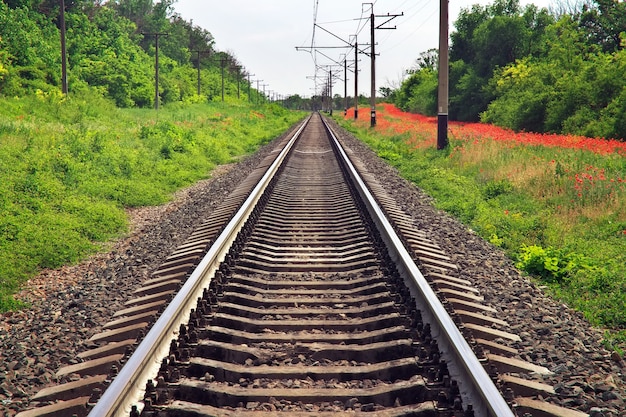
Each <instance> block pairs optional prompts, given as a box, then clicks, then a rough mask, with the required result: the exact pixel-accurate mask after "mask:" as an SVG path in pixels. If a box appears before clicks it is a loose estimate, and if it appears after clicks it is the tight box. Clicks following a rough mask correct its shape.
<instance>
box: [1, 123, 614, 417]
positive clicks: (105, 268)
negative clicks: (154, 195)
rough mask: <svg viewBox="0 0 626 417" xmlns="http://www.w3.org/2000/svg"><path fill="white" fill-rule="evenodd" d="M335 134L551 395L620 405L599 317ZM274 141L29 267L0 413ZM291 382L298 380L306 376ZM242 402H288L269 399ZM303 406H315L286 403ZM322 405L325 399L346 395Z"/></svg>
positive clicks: (571, 401) (576, 404) (112, 307)
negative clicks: (99, 246)
mask: <svg viewBox="0 0 626 417" xmlns="http://www.w3.org/2000/svg"><path fill="white" fill-rule="evenodd" d="M340 137H341V140H342V141H344V142H345V143H346V144H347V145H349V146H350V148H352V150H353V151H354V153H355V154H356V155H358V157H359V158H361V159H362V160H363V161H365V165H366V166H367V167H368V169H369V170H370V172H372V173H373V174H374V175H375V177H376V178H378V180H379V181H380V183H381V184H382V185H383V186H384V187H385V189H386V190H387V192H388V193H389V194H390V195H391V196H392V197H394V198H395V199H396V201H397V202H398V203H399V205H400V206H401V207H402V208H403V209H404V210H405V211H406V212H407V213H408V214H409V215H410V216H411V217H412V218H413V219H414V222H415V224H416V225H417V227H419V228H420V229H421V230H423V231H425V232H427V233H429V234H430V235H431V236H432V240H433V241H435V242H436V243H437V244H439V245H440V246H441V247H442V248H443V249H444V250H445V252H446V253H447V255H448V256H450V257H451V258H453V260H454V262H455V263H456V264H457V265H458V266H459V268H460V271H461V274H460V275H461V276H462V277H463V278H464V279H467V280H470V281H471V282H472V283H473V285H474V286H476V287H477V288H478V289H480V292H481V295H483V296H484V297H485V302H486V303H487V304H489V305H491V306H492V307H494V308H496V309H497V310H498V318H501V319H504V320H506V321H507V322H508V323H509V324H510V328H509V329H508V330H509V331H511V332H513V333H516V334H518V335H519V336H520V337H521V339H522V341H521V342H518V343H516V344H514V345H513V346H514V347H516V348H517V349H518V350H519V351H520V357H521V358H522V359H526V360H528V361H530V362H532V363H535V364H538V365H543V366H545V367H547V368H548V369H550V370H551V371H552V372H553V373H554V374H553V375H552V376H550V377H547V378H545V379H544V381H545V382H546V383H548V384H551V385H553V386H554V387H555V390H556V392H557V393H558V394H559V397H558V398H555V399H553V400H552V401H554V402H558V403H560V405H563V406H566V407H570V408H577V409H579V410H582V411H585V412H588V413H589V414H590V415H591V416H592V417H603V416H604V417H616V416H619V417H626V377H625V376H624V371H625V365H624V362H623V360H622V358H620V357H619V355H617V354H612V353H611V352H608V351H606V350H605V349H604V348H603V347H602V344H601V341H602V336H603V332H602V330H601V329H594V328H592V327H591V326H590V324H589V323H588V322H587V321H585V320H584V318H583V317H582V315H581V314H579V313H577V312H575V311H573V310H571V309H569V308H568V307H567V306H565V305H563V304H562V303H559V302H558V301H555V300H552V299H550V298H549V297H547V296H546V295H545V294H544V293H543V292H542V290H541V288H540V287H539V286H538V285H536V284H535V283H534V282H533V281H532V280H530V279H529V278H527V277H525V276H522V275H521V274H520V273H519V271H517V270H516V269H515V268H514V266H513V264H512V262H511V261H510V260H508V259H507V258H506V256H505V255H504V253H503V252H502V251H501V250H499V249H498V248H496V247H494V246H492V245H491V244H489V243H487V242H485V241H484V240H482V239H481V238H479V237H478V236H477V235H475V234H474V233H473V232H472V231H471V230H468V229H467V227H465V226H463V225H462V224H461V223H459V222H458V221H457V220H455V219H453V218H452V217H450V216H449V215H447V214H445V213H442V212H440V211H438V210H437V209H435V208H434V207H433V205H432V199H431V198H430V197H428V196H426V195H425V194H424V193H422V192H421V191H420V190H419V189H417V188H416V187H415V186H414V185H412V184H410V183H409V182H407V181H405V180H403V179H401V178H400V177H399V176H398V175H397V172H396V170H395V169H394V168H392V167H390V166H388V165H387V164H386V163H385V162H384V161H382V160H381V159H379V158H378V157H376V156H375V155H374V154H373V153H372V152H371V151H370V150H369V149H368V148H367V146H366V145H364V144H363V143H362V142H360V141H358V140H356V139H355V138H354V137H352V136H351V135H350V134H348V133H346V132H343V133H341V134H340ZM273 146H274V145H273V143H271V144H269V145H267V146H265V147H263V148H262V149H261V150H260V151H259V152H258V153H256V154H254V155H252V156H250V157H247V158H245V159H243V160H242V161H241V162H239V163H237V164H233V165H228V166H223V167H219V168H218V169H216V170H215V171H214V172H213V173H212V177H211V178H210V179H207V180H204V181H200V182H199V183H197V184H196V185H194V186H192V187H190V188H188V189H186V190H184V191H182V192H180V193H177V194H176V195H175V196H174V200H173V201H172V202H171V203H169V204H166V205H163V206H159V207H150V208H143V209H135V210H132V211H129V216H130V219H131V225H132V227H131V231H130V232H129V234H128V235H127V236H126V237H124V238H122V239H119V240H118V241H116V242H114V243H112V244H111V245H110V248H109V250H108V251H107V252H105V253H102V254H98V255H95V256H93V257H91V258H90V259H88V260H86V261H84V262H82V263H80V264H79V265H75V266H68V267H63V268H61V269H58V270H49V271H43V272H42V273H41V274H40V275H38V276H37V277H35V278H33V279H31V280H30V281H29V282H28V283H27V284H26V285H25V286H24V288H23V290H22V292H20V293H19V294H18V298H20V299H21V300H24V301H26V302H27V303H29V307H28V308H25V309H23V310H20V311H16V312H10V313H4V314H2V315H1V316H0V410H1V411H2V415H3V416H13V415H15V414H16V413H17V412H19V411H21V410H24V409H26V408H28V405H29V397H30V396H32V395H34V394H35V393H37V392H38V391H39V390H41V389H42V388H44V387H46V386H50V385H54V384H56V383H59V382H64V380H61V379H59V378H57V377H56V376H55V373H56V371H57V370H58V369H59V368H60V367H62V366H65V365H69V364H73V363H77V362H78V359H76V355H77V354H78V353H80V352H81V351H83V350H86V346H87V342H86V340H87V339H88V338H89V337H91V336H92V335H93V334H96V333H98V332H99V331H100V330H101V329H102V326H103V325H104V324H106V323H107V322H108V321H110V320H111V317H112V315H113V314H114V313H115V311H117V310H119V309H120V308H121V307H122V305H123V303H124V302H125V301H126V300H128V299H130V298H131V297H132V291H133V290H134V289H135V288H136V287H137V286H139V284H140V283H141V282H142V281H144V280H145V279H147V278H148V277H149V276H150V273H151V271H154V270H155V269H157V267H158V266H159V265H160V264H161V263H162V262H163V260H164V259H165V258H166V257H167V256H168V255H169V254H170V253H171V252H172V251H173V250H174V249H175V248H176V247H177V246H178V245H180V244H182V243H183V242H184V241H185V239H186V238H187V236H189V234H190V233H191V232H192V231H193V230H194V229H195V228H197V227H198V226H199V225H200V224H201V223H202V222H203V221H204V220H206V219H207V218H209V217H210V215H211V212H212V211H213V210H214V209H215V208H216V207H217V206H218V205H219V204H220V202H221V201H222V200H223V199H224V197H225V196H227V195H228V194H229V193H230V192H232V190H234V188H235V187H236V186H237V185H238V184H239V183H240V182H241V181H242V180H243V179H244V178H245V177H246V176H247V175H248V174H249V173H250V172H251V171H252V170H253V169H254V168H255V167H256V166H257V165H258V164H259V162H260V161H261V160H262V159H263V158H264V157H265V156H266V155H268V154H269V153H270V152H271V151H272V149H273ZM298 383H302V384H303V385H306V384H307V381H306V380H302V381H299V382H298ZM357 405H358V406H359V407H360V404H355V405H354V407H356V406H357ZM249 406H250V408H252V409H266V408H268V407H269V409H270V410H271V409H283V410H284V409H289V408H290V407H289V406H287V405H283V404H281V403H280V402H271V403H270V404H265V403H264V404H259V405H256V404H249ZM307 406H310V407H314V406H313V405H306V406H305V407H296V408H297V409H298V408H299V409H302V408H304V409H307V408H310V407H307ZM326 406H327V408H326V407H324V408H326V409H328V410H333V409H339V408H342V407H345V405H339V404H327V405H326ZM315 407H317V406H315ZM311 411H315V410H311Z"/></svg>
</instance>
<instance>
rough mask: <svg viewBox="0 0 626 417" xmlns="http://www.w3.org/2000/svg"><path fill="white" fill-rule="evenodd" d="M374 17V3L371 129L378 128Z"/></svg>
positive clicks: (372, 17) (371, 26) (371, 23)
mask: <svg viewBox="0 0 626 417" xmlns="http://www.w3.org/2000/svg"><path fill="white" fill-rule="evenodd" d="M374 17H375V16H374V4H373V3H372V13H371V14H370V36H371V40H370V42H371V43H372V46H371V48H372V56H371V59H370V63H371V69H370V71H371V74H372V82H371V84H370V127H374V126H376V49H375V48H376V43H375V42H376V41H375V40H374V30H375V29H376V26H375V25H374Z"/></svg>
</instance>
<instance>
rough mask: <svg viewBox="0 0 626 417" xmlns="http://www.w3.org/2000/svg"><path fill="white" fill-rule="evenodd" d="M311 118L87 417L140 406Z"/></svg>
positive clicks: (121, 413) (122, 415)
mask: <svg viewBox="0 0 626 417" xmlns="http://www.w3.org/2000/svg"><path fill="white" fill-rule="evenodd" d="M310 119H311V116H309V117H308V118H306V119H305V120H304V121H303V122H302V123H301V125H300V127H299V128H298V129H297V131H296V132H295V133H294V134H293V136H292V138H291V139H290V140H289V141H288V143H287V145H286V146H285V147H284V148H283V150H282V151H281V152H280V153H279V155H278V156H277V157H276V159H275V160H274V162H273V163H272V164H271V165H270V167H269V168H268V169H267V171H266V173H265V174H264V175H263V177H262V178H261V180H260V181H259V183H258V184H257V185H256V186H255V188H254V189H253V190H252V192H251V193H250V195H249V196H248V198H247V199H246V201H245V202H244V203H243V205H242V206H241V208H240V209H239V210H238V211H237V213H236V214H235V215H234V216H233V218H232V219H231V220H230V222H229V223H228V224H227V225H226V227H225V228H224V231H223V232H222V233H221V234H220V235H219V236H218V237H217V238H216V240H215V242H214V243H213V245H211V248H210V249H209V251H208V252H207V254H206V255H205V256H204V257H203V258H202V260H201V261H200V263H199V264H198V266H197V267H196V268H195V270H194V271H193V272H192V273H191V275H190V276H189V278H188V279H187V281H186V282H185V284H184V285H183V286H182V287H181V288H180V290H179V291H178V293H177V294H176V296H175V297H174V299H173V300H172V301H171V303H170V304H169V305H168V307H167V308H166V309H165V311H163V313H162V314H161V315H160V316H159V318H158V319H157V321H156V322H155V323H154V325H153V326H152V328H151V329H150V331H149V332H148V334H147V335H146V336H145V338H144V339H143V340H142V342H141V343H140V344H139V346H138V347H137V349H136V350H135V351H134V352H133V354H132V355H131V356H130V358H129V359H128V361H127V362H126V364H124V367H123V368H122V369H121V371H120V373H119V374H118V375H117V376H116V377H115V379H114V380H113V381H112V382H111V384H110V385H109V386H108V387H107V389H106V391H105V392H104V393H103V394H102V397H100V400H99V401H98V402H97V404H96V405H95V406H94V407H93V408H92V409H91V411H90V412H89V417H112V416H116V417H127V416H129V415H130V411H131V408H132V406H133V405H137V404H140V401H141V399H142V398H143V394H144V392H145V384H146V381H147V380H148V379H153V378H154V376H155V375H156V374H157V373H158V369H159V367H160V365H161V361H162V359H163V358H165V357H167V354H168V352H169V346H170V340H172V339H173V338H175V335H177V334H178V331H179V328H180V325H181V324H187V320H188V317H189V312H190V311H191V309H192V308H194V307H195V304H196V300H197V298H198V297H200V296H201V295H202V291H203V289H204V288H205V287H208V286H209V284H210V282H211V278H212V277H213V275H214V274H215V272H216V271H217V270H218V268H219V265H220V263H221V262H222V261H223V260H224V258H225V256H226V254H227V253H228V250H229V249H230V246H231V244H232V242H233V241H234V240H235V238H236V236H237V233H238V232H239V231H240V230H241V228H242V227H243V226H244V224H245V222H246V220H247V219H248V217H249V216H250V214H251V213H252V211H253V209H254V207H255V205H256V203H257V202H258V200H259V199H260V197H261V195H262V194H263V192H264V191H265V189H266V188H267V186H268V184H269V183H270V181H271V179H272V178H273V177H274V175H275V174H276V172H277V171H278V170H279V168H280V166H281V165H282V163H283V162H284V160H285V158H286V157H287V154H288V153H289V151H290V150H291V148H292V147H293V145H294V143H295V142H296V140H297V138H298V137H299V136H300V134H301V133H302V131H303V130H304V127H305V126H306V125H307V123H308V122H309V120H310Z"/></svg>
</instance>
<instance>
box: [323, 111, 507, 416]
mask: <svg viewBox="0 0 626 417" xmlns="http://www.w3.org/2000/svg"><path fill="white" fill-rule="evenodd" d="M322 120H323V121H324V125H325V126H326V129H327V130H328V132H329V134H330V136H331V138H332V141H333V143H334V146H335V147H336V148H337V150H338V154H339V155H340V158H341V159H342V163H343V164H344V165H345V167H346V169H347V172H348V175H349V176H350V178H351V179H352V180H353V182H354V185H355V187H356V189H357V192H358V193H359V195H360V196H361V198H362V199H363V202H364V204H365V205H366V207H367V210H368V211H369V214H370V216H371V218H372V220H373V221H374V222H375V223H376V226H377V228H378V231H379V233H380V234H381V236H382V238H383V240H384V241H385V243H386V244H387V247H388V248H389V251H390V255H391V257H392V258H393V259H394V261H395V262H396V266H397V267H398V271H399V272H400V273H401V274H402V275H403V277H404V279H405V282H406V283H407V284H408V286H409V288H410V290H411V293H412V295H413V296H414V297H416V300H417V303H418V304H420V305H423V306H426V307H427V310H426V311H424V310H423V309H422V311H421V313H422V317H423V319H424V320H425V321H427V322H429V323H430V324H431V329H432V333H433V335H436V336H439V337H437V341H438V344H439V348H440V350H441V351H442V353H443V356H444V358H446V362H447V363H448V369H449V370H450V375H451V376H452V377H453V378H455V379H457V381H458V382H459V388H460V390H461V395H462V397H463V402H464V403H465V404H472V407H473V409H474V412H475V415H477V416H494V417H514V413H513V411H512V410H511V408H510V407H509V405H508V404H507V403H506V401H505V399H504V398H503V397H502V394H501V393H500V391H499V390H498V388H497V387H496V386H495V384H494V383H493V381H492V379H491V377H490V376H489V375H488V374H487V372H486V371H485V368H484V367H483V365H482V364H481V363H480V361H479V360H478V358H477V357H476V355H475V354H474V351H473V350H472V348H471V347H470V345H469V344H468V343H467V341H466V340H465V338H464V337H463V335H462V334H461V332H460V330H459V329H458V327H457V326H456V324H455V323H454V321H453V320H452V318H451V317H450V315H449V314H448V312H447V311H446V309H445V308H444V306H443V304H442V303H441V301H440V300H439V298H438V297H437V295H436V294H435V292H434V291H433V289H432V288H431V287H430V285H429V284H428V281H427V280H426V278H424V276H423V275H422V273H421V272H420V270H419V268H418V267H417V265H416V264H415V262H414V261H413V258H412V257H411V255H410V254H409V252H408V250H407V249H406V248H405V246H404V244H403V243H402V240H401V239H400V238H399V236H398V235H397V233H396V232H395V230H394V228H393V226H392V225H391V223H390V222H389V220H388V219H387V217H386V215H385V213H384V212H383V210H382V208H381V207H380V206H379V205H378V203H377V201H376V199H375V198H374V196H373V195H372V193H371V192H370V191H369V189H368V188H367V186H366V184H365V182H364V181H363V179H362V178H361V177H360V175H359V173H358V171H357V170H356V168H355V167H354V165H353V164H352V162H351V161H350V158H349V157H348V155H347V154H346V152H345V151H344V150H343V148H342V146H341V144H340V143H339V140H338V139H337V137H336V135H335V134H334V132H333V130H332V129H331V127H330V125H329V124H328V123H327V121H326V120H324V118H322ZM464 381H471V383H467V382H464Z"/></svg>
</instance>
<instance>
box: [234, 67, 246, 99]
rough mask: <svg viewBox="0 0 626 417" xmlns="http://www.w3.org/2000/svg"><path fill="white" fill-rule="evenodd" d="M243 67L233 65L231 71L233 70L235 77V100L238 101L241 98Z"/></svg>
mask: <svg viewBox="0 0 626 417" xmlns="http://www.w3.org/2000/svg"><path fill="white" fill-rule="evenodd" d="M242 68H243V67H242V66H241V65H233V66H232V67H231V69H234V70H235V75H236V76H237V100H239V98H240V96H241V69H242Z"/></svg>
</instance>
